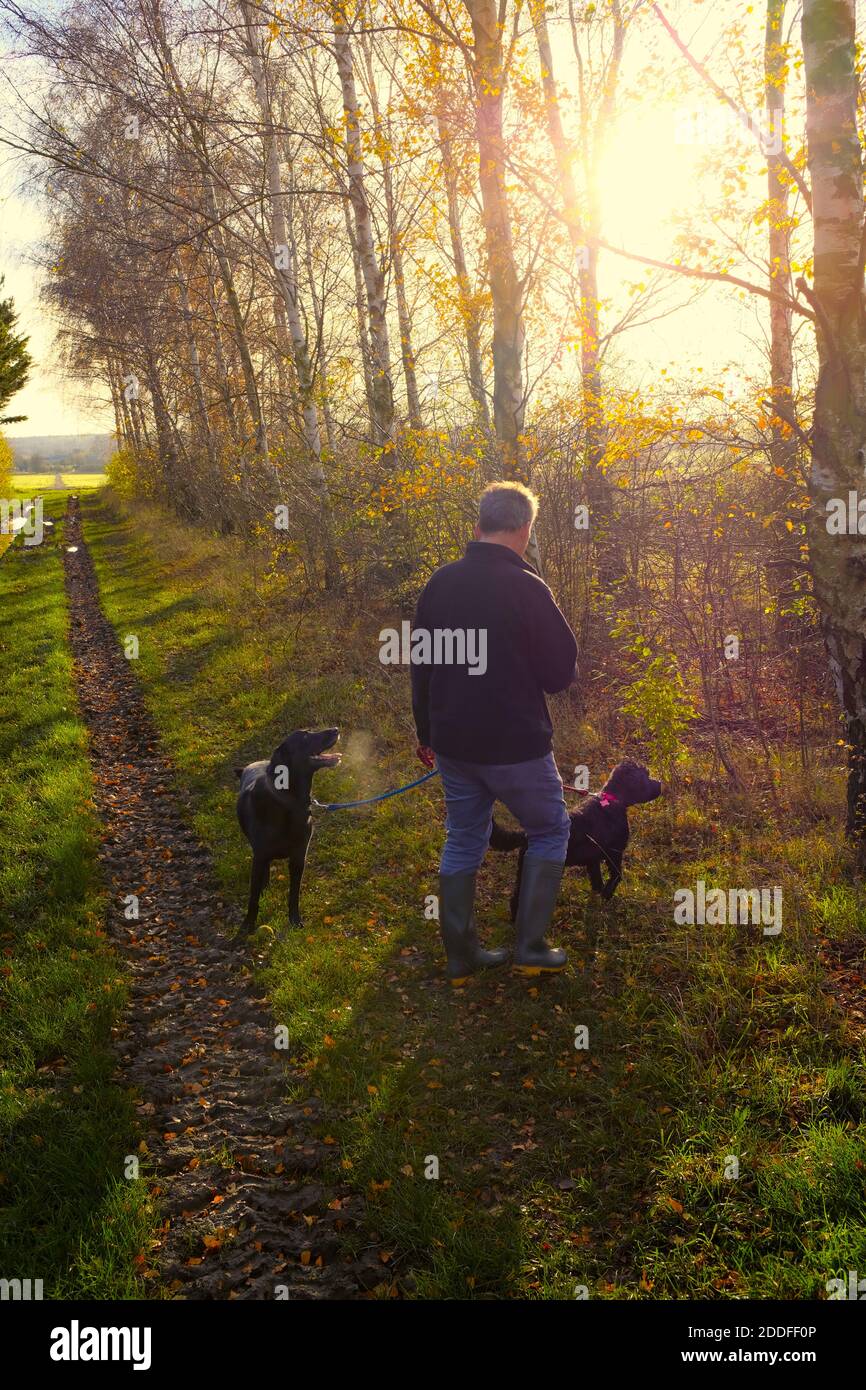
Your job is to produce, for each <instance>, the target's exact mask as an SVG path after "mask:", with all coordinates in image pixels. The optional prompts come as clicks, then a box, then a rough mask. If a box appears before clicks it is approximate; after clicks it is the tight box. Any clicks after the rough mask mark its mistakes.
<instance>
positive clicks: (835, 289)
mask: <svg viewBox="0 0 866 1390" xmlns="http://www.w3.org/2000/svg"><path fill="white" fill-rule="evenodd" d="M854 25H855V6H854V0H804V4H803V18H802V39H803V55H804V59H805V70H806V133H807V142H808V164H809V172H810V174H811V181H812V206H813V217H814V229H815V232H814V236H815V243H814V267H815V272H814V273H815V280H814V291H809V290H807V288H806V286H805V284H804V282H803V281H800V282H798V283H799V286H800V288H801V289H802V290H803V291H804V292H805V293H806V294H807V297H808V298H810V300H811V302H812V304H813V307H814V309H815V312H816V318H817V323H816V329H817V338H818V361H819V369H818V384H817V389H816V396H815V415H814V423H813V431H812V468H811V484H810V494H811V502H812V511H811V515H810V526H809V550H810V558H811V564H812V573H813V576H814V587H815V597H816V600H817V603H818V607H819V611H820V614H821V622H822V627H823V632H824V639H825V641H826V644H827V651H828V654H829V658H830V668H831V670H832V673H833V677H834V679H835V682H836V688H837V691H838V695H839V701H840V704H841V706H842V710H843V713H844V717H845V721H846V725H847V736H848V745H849V777H848V821H847V828H848V833H849V834H850V835H851V836H852V837H854V838H855V839H856V840H857V842H858V844H859V847H860V850H861V852H862V851H863V850H864V848H866V843H864V842H866V583H864V578H866V536H863V535H860V534H858V532H857V530H856V529H855V534H853V535H851V534H842V535H835V534H831V531H830V530H828V526H827V522H828V519H829V518H828V513H827V508H826V504H827V502H828V501H829V500H830V499H833V498H835V499H840V500H841V501H843V502H844V503H845V505H846V509H847V503H848V495H849V492H854V493H855V494H857V495H860V494H862V493H863V492H866V487H864V459H866V453H864V450H866V305H864V295H863V261H864V238H863V220H864V219H863V169H862V154H861V148H860V139H859V135H858V130H857V90H858V76H857V70H856V66H855V33H854Z"/></svg>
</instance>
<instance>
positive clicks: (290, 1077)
mask: <svg viewBox="0 0 866 1390" xmlns="http://www.w3.org/2000/svg"><path fill="white" fill-rule="evenodd" d="M69 547H77V549H75V550H71V549H69ZM64 562H65V572H66V589H67V594H68V599H69V612H70V642H71V647H72V652H73V656H74V659H75V674H76V680H77V685H78V696H79V701H80V705H81V710H82V714H83V717H84V719H85V721H86V724H87V727H88V730H89V736H90V757H91V761H92V764H93V773H94V781H95V794H96V803H97V808H98V811H99V814H100V817H101V820H102V827H103V831H102V847H101V851H100V857H101V861H102V865H103V871H104V874H105V878H106V881H107V883H108V886H109V892H110V909H109V913H108V931H109V934H110V936H111V939H112V941H113V942H114V944H115V946H116V949H117V950H118V952H119V954H120V955H121V957H122V959H123V961H124V962H125V965H126V968H127V972H128V975H129V977H130V980H131V999H130V1007H129V1010H128V1013H127V1016H126V1020H125V1028H124V1031H123V1033H122V1035H121V1036H120V1037H118V1039H117V1051H118V1079H119V1081H120V1084H121V1085H123V1086H125V1087H129V1088H134V1089H135V1091H136V1093H137V1097H138V1101H139V1103H138V1106H137V1109H138V1113H139V1116H140V1118H141V1123H142V1127H143V1129H144V1130H145V1132H146V1143H147V1150H148V1154H147V1163H148V1164H149V1165H150V1167H151V1168H152V1170H153V1171H154V1173H155V1188H156V1191H157V1194H158V1200H159V1202H160V1204H161V1210H162V1213H163V1217H164V1228H163V1230H162V1232H161V1241H160V1247H159V1249H158V1251H157V1252H156V1254H155V1263H156V1265H157V1268H158V1270H159V1273H160V1276H161V1279H162V1281H163V1282H164V1286H165V1287H166V1288H167V1289H168V1290H169V1292H170V1293H171V1295H172V1296H173V1297H175V1298H183V1299H225V1298H251V1299H271V1298H286V1297H288V1298H291V1299H311V1298H357V1297H364V1296H367V1297H369V1296H371V1294H370V1291H371V1290H373V1289H374V1288H376V1287H377V1286H379V1287H378V1294H379V1296H381V1295H382V1294H383V1293H387V1292H390V1293H391V1294H392V1296H394V1294H396V1293H397V1292H398V1290H397V1288H396V1285H394V1283H393V1276H392V1275H391V1274H390V1273H389V1271H388V1269H387V1267H386V1266H385V1265H384V1264H383V1263H382V1260H381V1259H380V1257H379V1250H378V1248H377V1242H376V1238H375V1235H367V1236H365V1234H364V1232H363V1226H362V1217H363V1202H362V1199H361V1198H359V1197H357V1196H353V1195H351V1194H350V1193H349V1191H348V1189H346V1188H341V1187H339V1186H337V1185H335V1184H333V1183H331V1184H328V1183H326V1182H324V1181H322V1179H321V1170H322V1168H323V1166H324V1164H325V1161H326V1160H327V1161H329V1162H330V1163H331V1164H333V1160H334V1149H333V1147H326V1146H325V1145H324V1144H323V1143H322V1142H321V1140H320V1139H319V1138H316V1137H314V1133H313V1131H314V1130H315V1128H316V1126H317V1121H318V1118H319V1105H318V1103H317V1101H316V1099H315V1097H312V1096H311V1097H310V1099H309V1100H308V1101H306V1102H305V1103H303V1104H289V1103H287V1102H286V1100H285V1099H284V1097H285V1095H286V1092H287V1085H288V1084H289V1083H295V1084H303V1085H304V1089H305V1090H308V1089H309V1081H308V1080H304V1081H303V1082H302V1080H301V1078H300V1076H298V1075H295V1074H294V1073H293V1072H292V1070H291V1068H289V1067H287V1066H286V1064H285V1062H284V1061H283V1060H282V1055H283V1054H281V1053H280V1052H279V1051H278V1050H277V1049H276V1048H275V1046H274V1019H273V1018H272V1017H271V1016H270V1015H269V1013H268V1010H267V1005H266V1002H265V1001H264V1000H263V999H261V998H258V997H257V995H256V992H255V986H254V984H253V982H252V979H251V976H250V973H249V971H248V970H246V969H245V968H244V967H243V964H242V958H239V956H238V953H237V952H236V951H235V950H233V949H232V948H231V945H230V933H233V932H234V930H235V927H236V925H237V921H238V915H237V914H236V912H235V910H234V909H233V908H230V907H227V906H226V904H225V903H224V902H223V901H222V900H221V899H220V897H219V894H218V892H217V890H216V887H215V879H214V875H213V869H212V863H211V859H210V855H209V854H208V851H207V850H206V849H205V848H204V846H203V845H202V844H201V843H200V842H199V841H197V840H196V837H195V836H194V835H193V834H192V832H191V831H190V830H189V829H188V827H187V825H186V824H185V821H184V806H183V804H182V802H181V799H180V797H179V795H178V794H177V792H176V791H175V790H174V789H173V787H172V781H171V769H170V766H169V764H168V762H167V761H166V760H165V758H164V757H163V756H162V755H161V752H160V747H159V740H158V736H157V734H156V731H155V729H154V727H153V725H152V723H151V721H150V719H149V718H148V715H147V712H146V710H145V706H144V703H143V700H142V697H141V693H140V691H139V688H138V685H137V682H136V680H135V676H134V674H133V671H132V669H131V667H130V663H129V662H128V661H127V660H126V659H125V657H124V655H123V652H122V650H121V648H120V645H119V644H118V641H117V637H116V635H115V633H114V630H113V629H112V628H111V626H110V625H109V623H108V621H107V619H106V618H105V616H104V614H103V612H102V608H101V605H100V599H99V589H98V584H97V580H96V576H95V572H94V569H93V564H92V561H91V559H90V555H89V554H88V551H87V546H86V544H85V542H84V539H83V536H82V528H81V521H80V514H79V511H78V506H77V503H76V502H75V500H74V499H71V500H70V504H69V510H68V512H67V517H66V530H65V547H64ZM133 893H134V894H136V895H137V896H138V897H139V918H138V920H137V921H127V920H126V919H125V916H124V903H123V899H124V897H125V896H126V895H128V894H133ZM349 1233H351V1234H352V1235H353V1243H355V1242H356V1248H358V1249H360V1251H361V1253H360V1254H359V1255H358V1256H357V1257H352V1258H350V1257H349V1256H348V1255H346V1254H345V1246H344V1243H343V1242H344V1240H345V1238H346V1235H347V1234H349ZM383 1286H384V1287H383ZM154 1292H156V1290H154Z"/></svg>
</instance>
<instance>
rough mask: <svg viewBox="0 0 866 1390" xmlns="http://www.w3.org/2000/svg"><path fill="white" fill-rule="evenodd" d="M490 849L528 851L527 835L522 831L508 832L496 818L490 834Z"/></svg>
mask: <svg viewBox="0 0 866 1390" xmlns="http://www.w3.org/2000/svg"><path fill="white" fill-rule="evenodd" d="M490 848H491V849H498V850H503V851H505V852H506V853H507V852H508V850H512V849H526V835H525V833H524V831H522V830H506V829H505V827H504V826H502V825H500V824H499V823H498V822H497V820H496V819H495V818H494V821H493V829H492V830H491V832H490Z"/></svg>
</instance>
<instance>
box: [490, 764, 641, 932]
mask: <svg viewBox="0 0 866 1390" xmlns="http://www.w3.org/2000/svg"><path fill="white" fill-rule="evenodd" d="M661 791H662V784H661V782H657V781H656V779H655V778H654V777H650V775H649V772H648V771H647V769H646V768H645V767H643V766H642V765H641V764H640V763H636V762H634V761H633V760H632V759H631V758H626V759H625V761H624V762H621V763H617V765H616V767H615V768H614V770H613V772H612V773H611V774H610V776H609V777H608V779H607V781H606V782H605V784H604V786H603V787H602V789H601V791H600V792H592V793H591V794H590V797H589V799H588V801H587V803H586V805H585V806H581V808H580V810H579V811H572V812H571V834H570V835H569V839H568V850H567V851H566V856H565V863H566V867H568V866H569V865H572V864H578V865H580V866H581V868H584V869H586V871H587V873H588V874H589V881H590V883H591V884H592V890H593V892H594V893H600V894H601V896H602V897H603V898H605V899H610V898H612V897H613V895H614V893H615V892H616V890H617V888H618V887H619V884H620V881H621V879H622V856H623V854H624V853H625V848H626V845H627V844H628V840H629V828H628V815H627V813H626V808H627V807H629V806H636V805H638V804H639V803H640V802H642V801H655V799H656V797H657V796H661ZM526 843H527V842H526V835H525V834H524V832H523V831H522V830H505V829H504V828H503V826H501V825H497V823H496V821H495V820H494V822H493V829H492V831H491V834H490V848H491V849H496V850H510V849H519V850H520V859H519V860H518V863H517V881H516V882H515V885H514V892H513V893H512V895H511V920H512V922H513V921H514V919H515V917H516V916H517V902H518V899H519V897H520V879H521V876H522V873H523V857H524V855H525V854H526ZM602 864H606V865H607V874H608V876H607V881H605V879H604V878H603V876H602V872H601V869H602Z"/></svg>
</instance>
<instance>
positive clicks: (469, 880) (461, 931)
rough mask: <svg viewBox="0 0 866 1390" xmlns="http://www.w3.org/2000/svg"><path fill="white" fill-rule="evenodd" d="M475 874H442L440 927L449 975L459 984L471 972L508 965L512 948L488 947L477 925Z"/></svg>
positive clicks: (463, 983) (456, 986)
mask: <svg viewBox="0 0 866 1390" xmlns="http://www.w3.org/2000/svg"><path fill="white" fill-rule="evenodd" d="M474 902H475V874H440V875H439V930H440V932H441V933H442V943H443V945H444V947H445V954H446V956H447V957H448V979H449V980H450V981H451V984H452V985H454V987H455V988H459V987H460V986H461V985H465V984H466V981H467V980H468V979H469V976H470V975H475V974H477V972H478V971H479V970H490V969H492V968H493V967H494V966H497V965H505V963H506V961H507V960H508V956H509V952H508V951H505V950H500V951H484V950H482V948H481V946H480V945H479V943H478V931H477V929H476V926H475V913H474V912H473V910H472V906H473V903H474Z"/></svg>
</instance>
